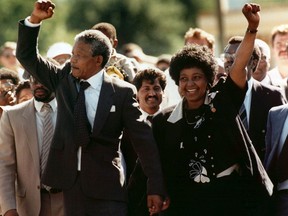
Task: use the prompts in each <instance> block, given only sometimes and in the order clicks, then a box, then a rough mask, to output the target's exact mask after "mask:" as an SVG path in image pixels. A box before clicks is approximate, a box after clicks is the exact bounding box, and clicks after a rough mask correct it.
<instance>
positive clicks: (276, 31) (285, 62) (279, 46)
mask: <svg viewBox="0 0 288 216" xmlns="http://www.w3.org/2000/svg"><path fill="white" fill-rule="evenodd" d="M271 42H272V51H273V55H274V59H275V64H276V67H275V68H273V69H272V70H270V71H268V75H269V76H270V77H271V82H272V85H274V86H280V87H281V88H282V89H283V90H284V91H285V90H286V89H287V77H288V52H287V45H288V24H283V25H279V26H275V27H274V28H273V30H272V35H271ZM285 94H286V99H287V96H288V94H287V92H285Z"/></svg>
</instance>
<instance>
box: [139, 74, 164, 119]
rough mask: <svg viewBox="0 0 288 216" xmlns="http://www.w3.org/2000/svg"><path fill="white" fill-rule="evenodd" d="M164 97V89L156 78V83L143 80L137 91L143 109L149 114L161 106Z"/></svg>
mask: <svg viewBox="0 0 288 216" xmlns="http://www.w3.org/2000/svg"><path fill="white" fill-rule="evenodd" d="M162 97H163V89H162V88H161V86H160V83H159V80H158V79H156V80H155V81H154V83H151V82H150V80H143V81H142V86H141V88H140V89H139V91H138V93H137V98H138V101H139V105H140V107H141V109H142V110H144V111H145V112H147V113H149V114H154V113H156V112H157V111H158V110H159V108H160V104H161V102H162Z"/></svg>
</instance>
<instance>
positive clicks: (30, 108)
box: [21, 100, 40, 170]
mask: <svg viewBox="0 0 288 216" xmlns="http://www.w3.org/2000/svg"><path fill="white" fill-rule="evenodd" d="M35 112H36V111H35V107H34V100H31V101H30V103H28V104H27V106H26V109H25V110H24V111H23V115H22V118H23V121H21V124H22V128H23V131H24V137H23V139H25V140H27V142H25V143H27V145H28V146H27V147H28V148H29V150H30V152H31V155H32V160H33V163H34V165H35V169H36V170H40V165H39V164H40V157H39V144H38V135H37V126H36V116H35Z"/></svg>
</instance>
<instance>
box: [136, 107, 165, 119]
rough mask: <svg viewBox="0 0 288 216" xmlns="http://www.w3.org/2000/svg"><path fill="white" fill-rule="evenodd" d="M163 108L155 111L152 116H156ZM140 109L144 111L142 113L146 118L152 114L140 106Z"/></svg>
mask: <svg viewBox="0 0 288 216" xmlns="http://www.w3.org/2000/svg"><path fill="white" fill-rule="evenodd" d="M160 110H161V109H159V110H158V111H157V112H155V113H154V114H153V115H152V116H156V115H157V114H158V113H159V112H160ZM140 111H141V112H142V115H143V117H144V119H146V118H147V117H148V116H150V115H151V114H149V113H147V112H145V111H144V110H143V109H141V108H140Z"/></svg>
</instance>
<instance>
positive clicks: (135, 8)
mask: <svg viewBox="0 0 288 216" xmlns="http://www.w3.org/2000/svg"><path fill="white" fill-rule="evenodd" d="M34 2H35V0H25V1H23V0H1V7H0V13H1V16H0V22H1V33H0V43H1V44H3V43H4V42H5V41H7V40H10V41H11V40H12V41H16V40H17V28H18V27H17V25H18V23H17V22H18V21H19V20H20V19H23V18H25V17H27V16H28V15H30V13H31V12H32V9H33V4H34ZM54 2H55V3H56V9H55V15H54V17H53V19H50V20H48V21H45V22H43V27H42V28H41V37H40V40H39V49H40V51H42V52H46V50H47V48H48V46H49V45H51V44H52V43H54V42H57V41H66V42H70V43H73V38H74V35H75V34H76V33H78V32H80V31H82V30H85V29H89V28H91V27H92V26H93V25H94V24H96V23H98V22H110V23H112V24H113V25H114V26H115V27H116V29H117V34H118V40H119V47H118V48H119V49H120V48H121V45H123V44H125V43H128V42H134V43H137V44H139V45H140V46H141V47H142V48H143V49H144V52H146V53H148V54H153V55H159V54H162V53H172V52H175V51H176V50H178V49H179V48H181V46H182V45H183V35H184V33H185V32H186V30H187V29H188V28H189V27H191V26H195V25H196V24H195V23H196V21H195V20H196V17H197V14H198V10H199V8H200V6H201V4H200V2H202V1H194V0H54ZM195 2H196V3H195Z"/></svg>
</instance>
